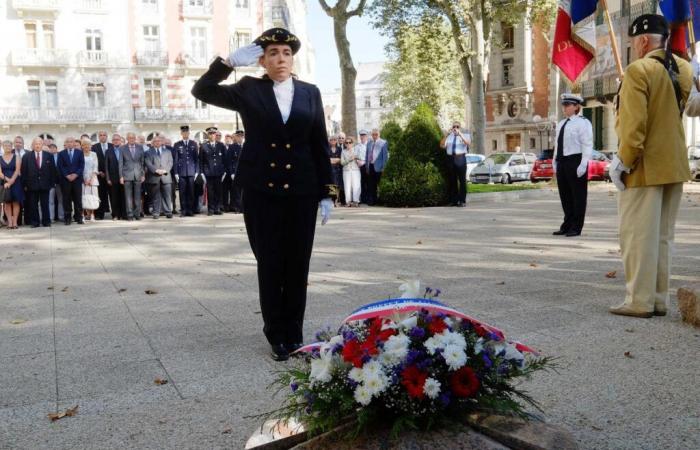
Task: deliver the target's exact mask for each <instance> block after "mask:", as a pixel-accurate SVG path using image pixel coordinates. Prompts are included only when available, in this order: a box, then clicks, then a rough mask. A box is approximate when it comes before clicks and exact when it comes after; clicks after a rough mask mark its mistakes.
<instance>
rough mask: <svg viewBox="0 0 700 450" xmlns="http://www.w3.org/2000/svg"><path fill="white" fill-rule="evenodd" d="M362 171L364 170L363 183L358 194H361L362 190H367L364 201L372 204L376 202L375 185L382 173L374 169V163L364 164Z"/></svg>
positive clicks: (377, 183) (377, 184) (376, 185)
mask: <svg viewBox="0 0 700 450" xmlns="http://www.w3.org/2000/svg"><path fill="white" fill-rule="evenodd" d="M362 171H363V172H365V173H364V175H365V185H363V186H362V191H361V193H360V195H362V192H367V195H366V196H365V203H367V204H368V205H370V206H372V205H374V204H375V203H377V187H378V186H379V181H380V180H381V178H382V173H381V172H377V171H376V170H374V164H369V165H365V166H364V167H363V168H362Z"/></svg>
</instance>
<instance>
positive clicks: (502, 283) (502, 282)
mask: <svg viewBox="0 0 700 450" xmlns="http://www.w3.org/2000/svg"><path fill="white" fill-rule="evenodd" d="M496 284H497V285H499V286H503V285H504V284H506V282H505V281H501V282H500V283H496Z"/></svg>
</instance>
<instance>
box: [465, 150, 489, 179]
mask: <svg viewBox="0 0 700 450" xmlns="http://www.w3.org/2000/svg"><path fill="white" fill-rule="evenodd" d="M484 159H486V157H485V156H484V155H472V154H467V181H469V176H470V175H471V174H472V170H474V168H475V167H476V166H478V165H479V164H481V162H482V161H483V160H484Z"/></svg>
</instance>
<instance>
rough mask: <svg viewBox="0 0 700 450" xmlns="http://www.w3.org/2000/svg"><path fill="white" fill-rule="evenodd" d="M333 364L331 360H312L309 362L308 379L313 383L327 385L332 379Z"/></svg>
mask: <svg viewBox="0 0 700 450" xmlns="http://www.w3.org/2000/svg"><path fill="white" fill-rule="evenodd" d="M332 369H333V363H332V360H331V358H314V359H312V360H311V373H310V374H309V378H310V379H311V380H313V381H320V382H322V383H327V382H329V381H331V378H332Z"/></svg>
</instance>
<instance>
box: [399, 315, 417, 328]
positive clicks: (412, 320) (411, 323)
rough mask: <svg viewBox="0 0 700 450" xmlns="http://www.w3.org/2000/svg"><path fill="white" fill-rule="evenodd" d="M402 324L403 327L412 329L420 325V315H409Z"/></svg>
mask: <svg viewBox="0 0 700 450" xmlns="http://www.w3.org/2000/svg"><path fill="white" fill-rule="evenodd" d="M400 325H401V328H403V329H404V330H410V329H411V328H413V327H415V326H416V325H418V317H417V316H415V315H413V316H411V317H409V318H408V319H405V320H403V321H401V324H400Z"/></svg>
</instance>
